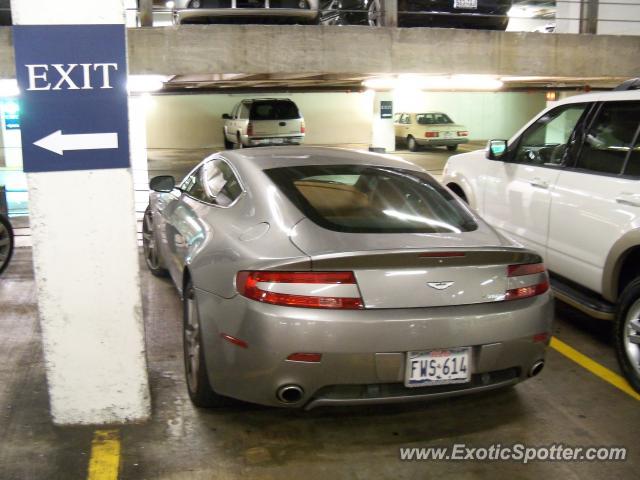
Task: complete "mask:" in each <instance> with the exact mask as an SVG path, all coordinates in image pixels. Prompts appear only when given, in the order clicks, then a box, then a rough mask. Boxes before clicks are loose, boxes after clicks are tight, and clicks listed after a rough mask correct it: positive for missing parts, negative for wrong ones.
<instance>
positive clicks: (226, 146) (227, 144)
mask: <svg viewBox="0 0 640 480" xmlns="http://www.w3.org/2000/svg"><path fill="white" fill-rule="evenodd" d="M222 139H223V140H224V149H225V150H231V149H232V148H233V142H230V141H229V140H227V134H226V132H225V131H224V130H222Z"/></svg>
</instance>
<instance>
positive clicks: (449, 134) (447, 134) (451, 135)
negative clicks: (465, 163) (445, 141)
mask: <svg viewBox="0 0 640 480" xmlns="http://www.w3.org/2000/svg"><path fill="white" fill-rule="evenodd" d="M443 134H444V135H443V137H444V138H451V137H453V132H443Z"/></svg>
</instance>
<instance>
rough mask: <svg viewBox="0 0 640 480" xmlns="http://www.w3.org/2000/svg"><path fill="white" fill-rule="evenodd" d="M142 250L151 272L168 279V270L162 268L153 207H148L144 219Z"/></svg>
mask: <svg viewBox="0 0 640 480" xmlns="http://www.w3.org/2000/svg"><path fill="white" fill-rule="evenodd" d="M142 250H143V252H144V261H145V263H146V264H147V268H148V269H149V271H150V272H151V273H152V274H153V275H155V276H156V277H166V276H168V275H169V272H168V271H167V269H165V268H164V267H163V266H162V260H161V259H160V252H159V250H158V244H157V242H156V237H155V234H154V232H153V215H152V214H151V206H148V207H147V209H146V210H145V211H144V216H143V217H142Z"/></svg>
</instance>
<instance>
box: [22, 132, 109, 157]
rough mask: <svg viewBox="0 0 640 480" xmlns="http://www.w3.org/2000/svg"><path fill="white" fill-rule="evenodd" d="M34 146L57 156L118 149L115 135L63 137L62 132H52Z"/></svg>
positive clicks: (98, 134) (92, 134) (99, 134)
mask: <svg viewBox="0 0 640 480" xmlns="http://www.w3.org/2000/svg"><path fill="white" fill-rule="evenodd" d="M33 144H34V145H36V146H38V147H40V148H44V149H45V150H49V151H51V152H53V153H57V154H58V155H64V151H65V150H103V149H107V148H118V134H117V133H81V134H77V135H63V134H62V130H58V131H56V132H53V133H52V134H50V135H47V136H46V137H43V138H41V139H40V140H38V141H36V142H33Z"/></svg>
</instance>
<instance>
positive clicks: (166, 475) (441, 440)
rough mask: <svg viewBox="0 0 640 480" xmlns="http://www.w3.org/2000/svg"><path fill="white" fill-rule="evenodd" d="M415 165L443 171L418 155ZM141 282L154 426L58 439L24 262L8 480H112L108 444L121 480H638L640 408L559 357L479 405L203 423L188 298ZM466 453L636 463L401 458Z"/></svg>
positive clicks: (223, 417)
mask: <svg viewBox="0 0 640 480" xmlns="http://www.w3.org/2000/svg"><path fill="white" fill-rule="evenodd" d="M407 155H408V156H414V155H415V154H407ZM439 155H440V154H439V153H438V154H437V156H438V157H439ZM429 158H431V159H429ZM415 161H417V162H420V161H422V162H426V163H429V162H433V164H434V165H435V164H436V163H437V162H438V161H439V160H437V159H436V160H434V159H433V158H432V157H429V155H426V154H425V155H420V154H417V157H416V160H415ZM436 168H437V167H434V169H436ZM141 272H142V288H143V298H144V312H145V323H146V337H147V358H148V364H149V365H148V366H149V374H150V382H151V394H152V401H153V415H152V419H151V420H150V421H149V422H147V423H145V424H141V425H127V426H123V427H119V428H115V429H109V430H108V432H107V433H104V430H105V429H104V428H102V427H73V428H68V427H55V426H53V425H52V424H51V422H50V418H49V413H48V398H47V388H46V379H45V364H44V360H43V354H42V349H41V344H40V330H39V327H38V321H37V309H36V295H35V284H34V280H33V270H32V260H31V250H30V249H29V248H19V249H17V251H16V255H15V257H14V260H13V262H12V264H11V265H10V267H9V269H8V270H7V271H6V272H5V274H4V275H3V277H2V280H1V281H0V305H2V308H0V325H1V326H2V327H1V328H2V331H3V335H2V336H0V432H2V433H1V437H0V438H1V441H0V478H2V479H3V480H12V479H36V478H38V479H39V478H47V479H70V478H74V479H75V478H100V477H98V476H93V477H92V476H91V475H92V474H91V472H94V473H95V458H94V456H95V449H94V450H92V440H93V439H94V438H95V437H96V435H100V434H103V435H104V434H111V435H112V436H113V438H119V442H118V446H119V451H117V452H114V451H112V452H111V457H110V458H111V460H112V461H116V462H117V463H116V464H115V465H116V467H115V468H119V471H120V478H122V479H182V478H185V479H229V478H238V477H243V478H251V479H279V478H296V477H304V478H306V479H309V480H312V479H316V478H318V479H325V478H352V479H361V478H362V479H364V478H366V479H370V478H393V479H403V478H407V479H414V478H427V477H435V476H438V477H440V478H456V479H459V478H463V479H464V478H478V477H481V476H482V477H484V476H488V475H491V476H492V477H494V478H509V479H511V478H558V477H562V478H564V479H578V478H580V479H583V478H605V477H606V478H611V479H617V478H620V479H629V478H637V474H638V466H639V465H640V447H639V445H640V442H639V440H640V431H639V430H638V425H640V408H638V407H639V406H640V403H639V402H638V400H637V397H636V398H633V397H632V396H630V395H628V394H627V393H624V392H623V391H621V390H619V389H617V388H615V387H614V386H612V385H611V384H609V383H607V382H605V381H603V380H602V379H601V378H599V377H597V376H595V375H594V374H593V373H592V372H591V371H589V370H587V369H585V368H583V366H581V365H579V364H578V363H575V362H574V361H573V360H571V359H570V358H567V357H566V356H564V355H563V354H561V353H559V352H558V351H556V350H555V349H553V348H550V349H549V352H548V357H547V360H548V361H547V366H546V367H545V370H544V371H543V373H542V374H541V375H540V376H538V377H535V378H533V379H531V380H529V381H527V382H525V383H522V384H520V385H518V386H516V387H515V388H510V389H507V390H503V391H496V392H492V393H487V394H482V395H477V396H469V397H460V398H454V399H447V400H439V401H431V402H428V403H419V404H404V405H395V406H393V405H388V406H376V407H373V406H368V407H340V408H319V409H316V410H313V411H310V412H299V411H291V410H281V409H272V408H265V407H260V406H255V405H248V404H242V403H239V402H238V403H236V404H234V405H233V406H229V407H224V408H220V409H214V410H197V409H195V408H194V407H193V406H192V405H191V403H190V402H189V399H188V396H187V392H186V386H185V384H184V379H183V377H184V374H183V366H182V345H181V302H180V299H179V297H178V294H177V293H176V291H175V289H174V288H173V286H172V285H171V284H170V282H169V281H168V280H163V279H158V278H156V277H153V276H152V275H150V274H149V273H148V271H147V270H146V268H145V266H144V262H143V261H142V260H141ZM555 320H556V321H555V325H554V335H555V337H556V338H557V339H559V340H561V341H563V342H565V343H566V344H568V345H570V346H571V347H573V348H574V349H576V350H577V351H579V352H581V353H582V354H584V355H586V356H587V357H589V358H590V359H592V360H594V361H595V362H597V363H599V364H600V365H602V366H603V367H605V368H607V369H610V370H612V371H613V372H617V373H619V371H618V367H617V364H616V361H615V355H614V353H613V348H612V342H611V324H609V323H606V322H602V321H596V320H592V319H590V318H588V317H585V316H584V315H582V314H580V313H579V312H577V311H575V310H573V309H571V308H569V307H567V306H564V305H562V304H557V306H556V319H555ZM87 321H90V319H87ZM111 430H113V431H111ZM96 432H97V433H96ZM456 443H463V444H466V445H467V446H469V447H488V446H489V445H491V444H494V443H499V444H501V445H503V446H508V445H512V444H514V443H522V444H525V445H527V446H541V445H551V444H558V443H560V444H563V445H565V446H583V447H590V446H623V447H627V448H628V453H627V460H626V461H624V462H601V463H595V462H591V463H588V462H534V463H531V464H528V465H522V464H519V463H515V462H501V463H497V462H488V461H487V462H480V461H464V462H463V461H457V462H454V461H401V460H400V454H399V449H400V448H401V447H429V446H452V445H453V444H456ZM114 458H115V460H114ZM107 463H108V462H107ZM90 465H92V468H93V470H92V469H91V468H90ZM118 465H119V467H118Z"/></svg>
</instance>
